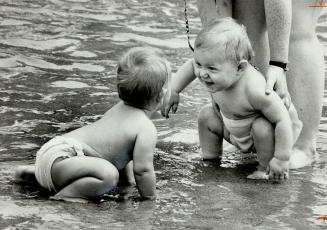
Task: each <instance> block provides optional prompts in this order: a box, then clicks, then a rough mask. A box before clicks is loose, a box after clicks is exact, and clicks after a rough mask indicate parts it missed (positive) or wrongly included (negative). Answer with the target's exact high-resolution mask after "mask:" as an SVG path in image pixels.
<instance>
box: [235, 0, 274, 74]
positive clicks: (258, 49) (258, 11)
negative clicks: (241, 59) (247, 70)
mask: <svg viewBox="0 0 327 230" xmlns="http://www.w3.org/2000/svg"><path fill="white" fill-rule="evenodd" d="M233 18H235V19H236V20H237V21H238V22H239V23H241V24H243V25H244V26H245V27H246V30H247V34H248V36H249V38H250V41H251V44H252V47H253V50H254V53H255V56H254V60H253V61H254V64H255V65H256V67H258V68H259V70H260V72H262V73H265V72H266V70H267V66H268V62H269V45H268V37H267V31H266V19H265V8H264V1H263V0H234V1H233Z"/></svg>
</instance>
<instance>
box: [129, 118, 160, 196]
mask: <svg viewBox="0 0 327 230" xmlns="http://www.w3.org/2000/svg"><path fill="white" fill-rule="evenodd" d="M156 142H157V130H156V128H155V126H154V125H153V124H152V125H144V127H142V131H141V132H140V133H139V134H138V136H137V138H136V141H135V146H134V151H133V170H134V176H135V181H136V186H137V188H138V190H139V192H140V194H141V196H142V197H143V198H145V199H151V200H152V199H155V197H156V176H155V173H154V167H153V153H154V148H155V146H156Z"/></svg>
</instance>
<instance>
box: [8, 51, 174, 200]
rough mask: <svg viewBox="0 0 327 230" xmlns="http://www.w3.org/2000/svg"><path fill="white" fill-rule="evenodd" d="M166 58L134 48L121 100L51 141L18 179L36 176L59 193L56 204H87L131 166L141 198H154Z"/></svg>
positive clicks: (122, 68) (121, 72) (123, 74)
mask: <svg viewBox="0 0 327 230" xmlns="http://www.w3.org/2000/svg"><path fill="white" fill-rule="evenodd" d="M162 56H163V55H162V53H161V52H159V51H158V50H157V49H152V48H145V47H138V48H132V49H130V50H129V51H128V52H127V53H126V54H125V55H123V57H122V58H121V60H120V61H119V63H118V70H117V88H118V94H119V97H120V99H121V100H122V101H121V102H119V103H118V104H116V105H115V106H113V107H112V108H111V109H109V110H108V111H107V112H106V113H105V114H104V116H103V117H102V118H101V119H100V120H98V121H96V122H94V123H92V124H90V125H87V126H84V127H81V128H79V129H76V130H73V131H71V132H69V133H67V134H64V135H62V136H58V137H55V138H53V139H52V140H50V141H49V142H47V143H46V144H45V145H43V146H42V147H41V149H40V150H39V151H38V152H37V154H36V162H35V166H32V165H30V166H20V167H18V168H17V170H16V172H15V177H16V180H19V179H24V178H27V177H29V176H33V175H35V177H36V179H37V181H38V183H39V184H40V185H41V186H42V187H44V188H46V189H48V190H50V191H52V192H55V193H56V194H55V196H54V198H55V199H64V200H74V199H77V200H78V199H86V200H89V199H94V198H97V197H99V196H101V195H103V194H105V193H107V192H109V191H110V190H112V189H113V188H114V187H116V185H117V183H118V180H119V171H121V170H123V169H125V168H126V166H127V165H128V164H129V162H131V161H133V164H132V167H133V173H134V177H135V182H136V186H137V188H138V191H139V193H140V194H141V196H142V197H143V198H146V199H154V198H155V196H156V177H155V173H154V168H153V154H154V149H155V145H156V141H157V130H156V127H155V126H154V124H153V123H152V121H151V120H150V119H149V115H151V113H152V112H154V111H155V109H156V108H157V107H158V104H159V103H160V101H161V98H162V95H163V93H162V88H163V86H164V84H165V82H166V80H167V79H168V78H169V77H170V67H169V66H168V62H167V60H166V59H165V58H163V57H162ZM129 175H132V173H131V172H130V174H129ZM129 179H130V180H131V181H133V179H134V178H129Z"/></svg>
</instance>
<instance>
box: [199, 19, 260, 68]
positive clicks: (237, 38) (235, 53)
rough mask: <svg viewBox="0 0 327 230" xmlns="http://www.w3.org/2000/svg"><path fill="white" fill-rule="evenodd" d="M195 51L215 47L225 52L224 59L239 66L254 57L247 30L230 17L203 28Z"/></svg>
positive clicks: (217, 20)
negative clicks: (243, 61) (241, 62)
mask: <svg viewBox="0 0 327 230" xmlns="http://www.w3.org/2000/svg"><path fill="white" fill-rule="evenodd" d="M194 46H195V49H210V50H211V52H214V51H212V50H214V48H215V47H217V48H220V49H219V50H221V48H222V50H224V51H225V52H224V54H222V55H223V56H222V58H223V59H227V60H229V61H232V62H235V63H236V64H238V63H239V62H240V61H241V60H243V59H244V60H247V61H250V60H251V58H252V57H253V56H254V52H253V49H252V46H251V42H250V39H249V37H248V35H247V33H246V28H245V26H243V25H240V24H238V23H237V22H236V21H235V20H234V19H232V18H230V17H228V18H223V19H216V20H213V21H211V22H210V23H209V24H208V26H206V27H205V28H203V29H202V30H201V31H200V33H199V34H198V36H197V38H196V40H195V45H194Z"/></svg>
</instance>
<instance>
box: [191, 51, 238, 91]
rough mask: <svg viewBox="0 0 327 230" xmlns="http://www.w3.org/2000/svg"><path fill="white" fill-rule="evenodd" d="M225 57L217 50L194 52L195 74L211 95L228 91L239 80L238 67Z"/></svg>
mask: <svg viewBox="0 0 327 230" xmlns="http://www.w3.org/2000/svg"><path fill="white" fill-rule="evenodd" d="M223 56H224V55H221V52H219V50H217V49H211V50H209V49H201V48H200V49H195V51H194V62H195V65H194V74H195V75H196V76H197V77H198V78H199V79H200V81H201V83H202V84H204V85H205V86H206V87H207V89H208V91H209V92H210V93H215V92H218V91H222V90H226V89H228V88H229V87H231V86H232V85H233V84H234V83H235V82H236V81H237V80H238V79H239V75H238V74H237V73H238V69H237V65H236V64H235V63H232V62H231V61H229V60H226V59H223Z"/></svg>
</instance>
